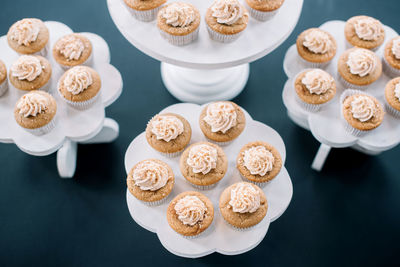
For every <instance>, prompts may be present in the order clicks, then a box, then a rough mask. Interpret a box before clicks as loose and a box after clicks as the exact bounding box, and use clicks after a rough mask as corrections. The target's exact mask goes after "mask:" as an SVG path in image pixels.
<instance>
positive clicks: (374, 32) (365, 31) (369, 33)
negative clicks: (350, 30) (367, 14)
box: [354, 18, 382, 41]
mask: <svg viewBox="0 0 400 267" xmlns="http://www.w3.org/2000/svg"><path fill="white" fill-rule="evenodd" d="M354 28H355V30H356V34H357V36H358V38H360V39H363V40H366V41H374V40H378V39H379V37H380V36H381V34H382V32H381V30H382V24H381V23H380V22H379V21H378V20H376V19H373V18H363V19H358V20H356V21H355V22H354Z"/></svg>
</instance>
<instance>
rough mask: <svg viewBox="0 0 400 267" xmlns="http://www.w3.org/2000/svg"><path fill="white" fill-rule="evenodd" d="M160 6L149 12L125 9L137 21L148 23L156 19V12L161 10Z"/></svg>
mask: <svg viewBox="0 0 400 267" xmlns="http://www.w3.org/2000/svg"><path fill="white" fill-rule="evenodd" d="M161 7H162V6H159V7H156V8H154V9H150V10H144V11H140V10H135V9H133V8H130V7H127V8H128V10H129V12H130V13H131V14H132V16H134V17H135V18H136V19H137V20H140V21H144V22H150V21H153V20H155V19H156V17H157V13H158V11H159V10H160V9H161Z"/></svg>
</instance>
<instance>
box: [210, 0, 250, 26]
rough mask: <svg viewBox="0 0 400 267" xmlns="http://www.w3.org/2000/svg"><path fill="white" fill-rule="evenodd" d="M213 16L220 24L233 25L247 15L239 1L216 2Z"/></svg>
mask: <svg viewBox="0 0 400 267" xmlns="http://www.w3.org/2000/svg"><path fill="white" fill-rule="evenodd" d="M211 10H212V16H213V17H214V18H216V19H217V22H218V23H221V24H227V25H232V24H234V23H235V22H237V21H238V20H239V19H240V18H242V17H243V16H244V15H246V14H247V12H246V11H245V10H244V8H243V6H242V5H241V4H240V3H239V1H237V0H216V1H215V2H214V3H213V4H212V6H211Z"/></svg>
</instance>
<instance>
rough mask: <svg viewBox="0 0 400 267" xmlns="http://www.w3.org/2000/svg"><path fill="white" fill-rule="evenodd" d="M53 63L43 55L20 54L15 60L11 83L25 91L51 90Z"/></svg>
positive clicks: (10, 74)
mask: <svg viewBox="0 0 400 267" xmlns="http://www.w3.org/2000/svg"><path fill="white" fill-rule="evenodd" d="M51 73H52V70H51V65H50V62H49V61H48V60H47V59H45V58H44V57H42V56H30V55H24V56H20V57H19V58H18V59H17V61H15V62H14V63H13V64H12V66H11V68H10V73H9V80H10V83H11V84H12V85H13V86H14V87H15V88H17V89H20V90H24V91H31V90H42V91H49V89H50V84H51Z"/></svg>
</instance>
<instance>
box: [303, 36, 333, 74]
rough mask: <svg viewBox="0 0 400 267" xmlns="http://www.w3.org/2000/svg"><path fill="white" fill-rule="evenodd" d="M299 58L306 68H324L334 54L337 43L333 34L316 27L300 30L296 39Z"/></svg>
mask: <svg viewBox="0 0 400 267" xmlns="http://www.w3.org/2000/svg"><path fill="white" fill-rule="evenodd" d="M296 47H297V52H298V55H299V60H300V61H301V63H302V64H303V65H304V66H305V67H307V68H324V67H326V66H327V65H328V64H329V63H330V62H331V60H332V59H333V57H334V56H335V55H336V50H337V45H336V40H335V38H333V36H332V35H331V34H330V33H329V32H326V31H323V30H321V29H318V28H311V29H308V30H305V31H304V32H302V33H301V34H300V35H299V36H298V37H297V41H296Z"/></svg>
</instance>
